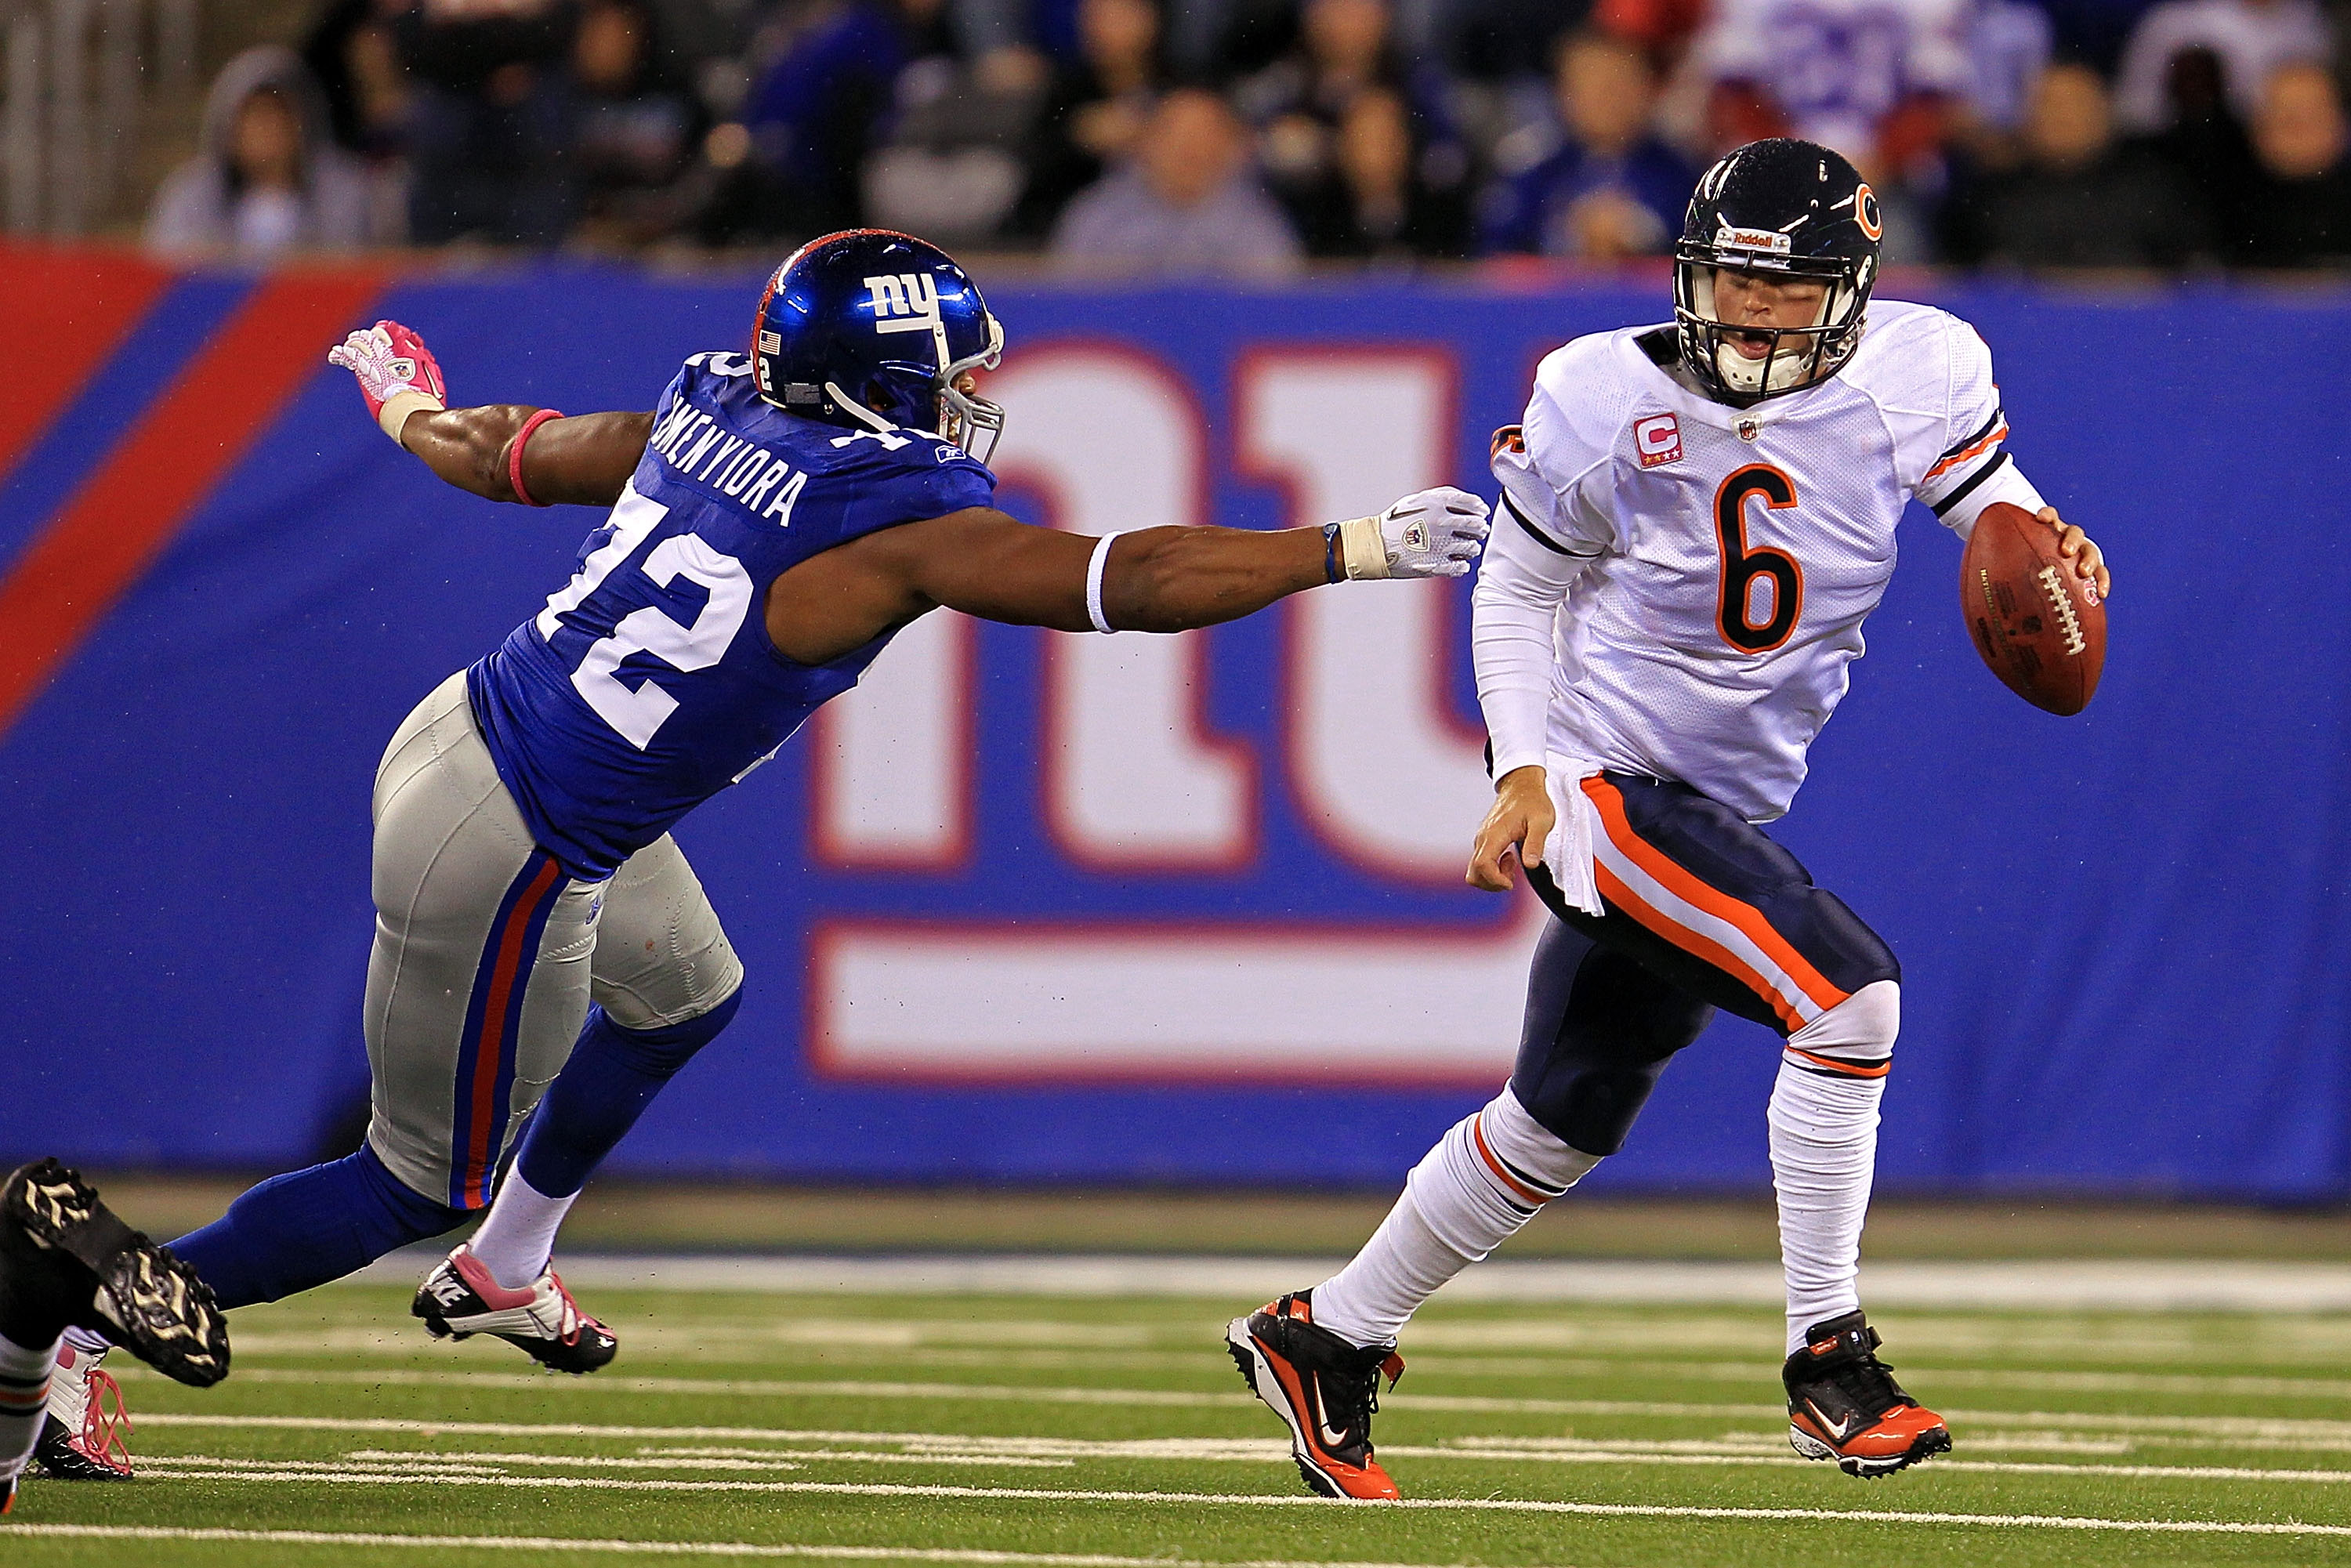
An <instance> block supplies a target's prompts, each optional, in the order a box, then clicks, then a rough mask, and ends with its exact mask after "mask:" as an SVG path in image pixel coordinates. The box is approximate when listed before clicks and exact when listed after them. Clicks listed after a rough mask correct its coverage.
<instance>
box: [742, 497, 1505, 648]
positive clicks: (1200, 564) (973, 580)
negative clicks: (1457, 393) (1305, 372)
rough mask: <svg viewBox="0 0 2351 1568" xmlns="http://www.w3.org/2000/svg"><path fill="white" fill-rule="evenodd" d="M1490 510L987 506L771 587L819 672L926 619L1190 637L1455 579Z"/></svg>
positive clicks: (867, 545)
mask: <svg viewBox="0 0 2351 1568" xmlns="http://www.w3.org/2000/svg"><path fill="white" fill-rule="evenodd" d="M1486 529H1487V523H1486V507H1485V503H1484V502H1482V501H1480V500H1479V499H1478V498H1477V497H1474V496H1471V495H1469V494H1468V493H1467V492H1466V491H1460V490H1453V489H1443V488H1440V489H1436V490H1424V491H1421V492H1420V493H1418V494H1417V495H1414V496H1407V497H1405V498H1404V499H1403V500H1401V501H1398V502H1397V503H1396V504H1395V506H1393V507H1389V508H1388V509H1387V510H1386V511H1385V512H1383V513H1381V514H1380V515H1379V516H1378V517H1358V518H1355V519H1353V521H1351V522H1346V523H1340V524H1335V525H1332V526H1331V527H1328V528H1284V529H1280V530H1279V531H1276V532H1270V533H1265V532H1259V531H1258V530H1256V529H1251V528H1144V529H1141V530H1139V531H1137V532H1135V533H1131V534H1118V535H1114V536H1113V537H1112V538H1109V539H1107V540H1105V539H1098V538H1087V537H1085V536H1084V535H1081V534H1066V533H1062V532H1061V531H1059V530H1058V529H1053V528H1032V527H1030V526H1029V524H1026V523H1023V522H1021V521H1020V520H1019V519H1018V518H1016V517H1009V516H1008V515H1006V514H1005V513H1002V512H999V511H996V510H994V509H993V508H990V507H973V508H971V509H969V510H967V511H961V512H955V513H951V514H949V515H948V516H946V517H934V518H932V519H930V520H929V521H927V522H920V523H908V524H906V525H904V527H901V528H884V529H883V530H881V531H880V532H877V533H872V534H867V535H865V536H864V537H862V538H858V539H854V540H852V541H851V542H850V543H848V544H846V545H843V546H841V547H840V548H839V549H830V550H826V551H825V552H823V553H822V554H821V555H818V556H815V557H813V558H811V559H809V560H806V561H803V562H801V563H800V564H799V566H796V567H794V568H793V569H792V570H789V571H788V572H786V573H785V574H784V575H783V576H782V577H780V578H778V579H777V580H776V582H775V584H774V586H773V587H772V588H770V589H769V590H768V633H769V635H770V636H771V637H772V638H773V640H774V641H775V643H776V646H777V647H778V649H779V650H780V651H781V652H782V653H784V654H785V656H787V657H788V658H791V659H796V660H799V662H801V663H803V664H818V663H822V662H824V661H825V660H828V659H832V658H836V657H838V656H840V655H841V653H846V652H847V651H848V650H850V649H852V648H854V647H858V646H860V645H861V644H862V643H865V642H867V641H869V640H870V639H872V637H873V636H874V635H875V634H876V633H878V632H882V631H883V630H886V629H887V628H889V627H892V626H898V625H904V623H905V622H908V621H911V620H913V619H914V617H916V616H918V615H921V614H923V613H925V612H927V611H930V610H935V609H939V608H942V607H944V608H946V609H950V610H960V611H963V612H965V613H967V614H970V615H977V616H978V617H980V618H981V619H982V620H987V621H1002V622H1009V623H1011V624H1013V625H1019V626H1050V627H1052V628H1054V629H1055V630H1057V631H1061V632H1092V631H1102V632H1110V631H1120V632H1182V631H1186V630H1189V629H1190V628H1192V627H1195V626H1213V625H1215V624H1217V622H1222V621H1233V620H1238V618H1239V617H1241V616H1244V615H1248V614H1250V613H1252V612H1256V611H1259V610H1262V609H1264V608H1265V607H1266V606H1267V605H1269V604H1271V603H1272V602H1273V601H1275V600H1277V599H1281V598H1284V597H1286V596H1287V595H1290V594H1292V593H1296V592H1299V591H1301V590H1303V589H1309V588H1315V587H1320V586H1322V584H1325V583H1331V582H1337V581H1341V580H1345V579H1348V578H1357V579H1361V578H1373V577H1459V576H1461V575H1462V574H1463V573H1464V572H1466V571H1468V569H1469V562H1470V560H1471V559H1474V558H1475V557H1476V555H1477V553H1478V549H1479V544H1480V543H1481V542H1482V541H1483V540H1484V538H1485V537H1486Z"/></svg>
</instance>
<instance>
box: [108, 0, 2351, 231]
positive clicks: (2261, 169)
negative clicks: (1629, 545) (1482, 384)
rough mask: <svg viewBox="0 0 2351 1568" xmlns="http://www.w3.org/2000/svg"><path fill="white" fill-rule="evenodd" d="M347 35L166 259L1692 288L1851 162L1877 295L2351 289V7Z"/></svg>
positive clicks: (244, 127) (182, 222)
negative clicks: (1550, 264) (1529, 259)
mask: <svg viewBox="0 0 2351 1568" xmlns="http://www.w3.org/2000/svg"><path fill="white" fill-rule="evenodd" d="M2333 4H2334V5H2335V8H2334V9H2329V8H2328V6H2327V5H2322V4H2320V3H2319V0H2155V3H2154V4H2151V5H2150V4H2148V3H2147V0H2038V3H2035V0H327V4H326V5H325V6H324V8H323V9H322V10H321V11H320V13H319V15H318V16H317V18H316V20H315V23H314V25H313V26H312V27H311V29H310V31H309V34H308V37H306V38H304V39H302V40H300V41H299V44H298V47H266V48H256V49H253V50H250V51H248V52H247V53H246V54H244V55H242V56H240V57H237V58H236V59H235V61H233V62H232V63H231V64H230V65H229V67H228V68H226V69H225V71H224V72H223V73H222V75H221V77H220V78H219V79H218V80H217V82H215V83H214V87H213V90H212V96H211V99H210V102H209V104H208V106H207V112H206V114H205V116H204V131H203V144H202V147H201V149H200V152H199V154H198V156H197V157H195V158H194V159H193V160H192V161H191V162H189V163H187V164H186V165H185V166H184V167H183V168H181V169H180V170H179V171H177V172H175V173H174V174H173V175H172V178H171V179H170V181H169V182H168V183H166V185H165V186H164V188H163V190H162V193H160V194H159V196H158V197H157V200H156V203H155V205H154V209H153V211H152V214H151V218H150V222H149V231H148V232H149V240H150V243H151V245H152V246H153V247H155V248H156V249H158V250H160V251H162V252H165V253H169V254H174V255H185V254H205V255H222V254H232V255H238V256H247V257H260V256H269V255H273V254H277V253H279V252H283V251H287V250H291V249H319V248H326V249H331V248H339V247H355V246H381V245H397V244H414V245H428V246H439V245H448V244H462V243H473V244H482V245H491V246H528V247H549V246H569V247H575V248H584V249H590V250H642V249H645V248H648V247H663V246H691V247H727V246H758V247H762V248H764V249H768V250H773V249H775V248H777V247H778V246H783V245H789V244H790V243H792V242H795V241H797V240H799V239H803V238H806V237H808V236H810V235H816V234H820V233H823V232H826V231H828V230H831V229H837V228H846V227H852V226H856V225H878V226H883V227H889V228H901V229H907V230H912V231H914V232H916V233H919V234H922V235H925V236H926V237H929V238H932V239H935V240H936V241H938V242H940V243H942V244H945V245H946V246H950V247H951V248H956V247H959V248H965V249H969V250H975V251H990V252H1003V251H1013V250H1042V251H1045V252H1047V253H1049V254H1050V255H1051V256H1054V257H1055V258H1057V259H1058V260H1059V261H1061V262H1062V263H1064V264H1065V265H1067V266H1069V267H1077V268H1086V269H1100V270H1103V271H1118V272H1127V273H1134V272H1142V273H1156V274H1194V275H1196V274H1220V275H1227V276H1232V275H1242V276H1263V275H1279V274H1281V273H1284V272H1287V271H1290V270H1292V269H1294V268H1296V267H1300V266H1301V265H1302V264H1303V263H1305V262H1307V261H1309V260H1311V259H1316V258H1343V259H1352V260H1356V261H1369V262H1374V263H1380V264H1387V265H1395V266H1409V265H1415V264H1417V263H1421V262H1427V261H1449V260H1459V259H1467V258H1472V257H1491V256H1551V257H1572V258H1581V259H1583V260H1585V261H1590V262H1599V263H1607V262H1615V261H1622V260H1625V259H1627V258H1632V257H1639V256H1655V255H1659V254H1664V253H1667V252H1669V251H1670V250H1671V248H1672V246H1673V242H1674V239H1675V238H1676V236H1677V235H1678V233H1679V230H1680V226H1681V214H1682V208H1683V205H1684V204H1685V202H1686V201H1687V198H1688V194H1689V190H1690V187H1691V184H1692V183H1693V181H1694V179H1695V177H1696V173H1697V171H1698V170H1699V169H1701V168H1703V167H1704V166H1705V164H1706V163H1707V162H1709V161H1710V160H1712V159H1713V158H1714V157H1715V156H1717V155H1718V154H1719V152H1722V151H1724V150H1725V149H1727V148H1729V147H1731V146H1735V145H1737V144H1738V143H1740V142H1741V141H1749V140H1751V139H1752V138H1755V137H1758V136H1764V135H1771V134H1781V133H1792V134H1796V135H1802V136H1806V137H1810V138H1812V139H1813V140H1816V141H1823V142H1826V143H1827V144H1829V145H1830V146H1833V147H1835V148H1836V149H1838V150H1839V151H1840V152H1844V153H1845V154H1846V155H1847V156H1848V157H1850V158H1852V159H1853V160H1854V162H1855V163H1856V164H1858V165H1859V166H1860V168H1861V169H1862V171H1863V172H1864V174H1865V177H1866V178H1867V179H1869V180H1870V181H1871V182H1872V183H1873V184H1874V185H1875V186H1876V189H1877V190H1878V192H1879V193H1880V194H1881V196H1882V197H1883V198H1884V201H1885V204H1886V210H1887V213H1888V219H1887V223H1886V246H1887V255H1886V259H1887V261H1888V262H1889V263H1897V264H1898V263H1949V264H1956V265H1965V266H1982V267H2012V268H2024V269H2039V268H2047V267H2099V268H2158V269H2164V270H2168V271H2178V270H2181V269H2189V270H2193V269H2199V268H2210V267H2256V268H2283V267H2325V266H2335V265H2340V264H2342V263H2344V262H2345V261H2346V260H2351V161H2346V143H2347V142H2351V133H2346V118H2345V113H2344V107H2343V103H2344V96H2343V85H2342V82H2343V78H2341V77H2340V76H2339V75H2338V69H2339V68H2340V67H2341V66H2343V65H2344V64H2345V63H2346V52H2351V51H2346V49H2345V48H2344V47H2342V46H2341V44H2340V43H2339V42H2338V37H2339V34H2340V32H2341V30H2342V29H2343V28H2344V27H2345V26H2346V25H2351V0H2333Z"/></svg>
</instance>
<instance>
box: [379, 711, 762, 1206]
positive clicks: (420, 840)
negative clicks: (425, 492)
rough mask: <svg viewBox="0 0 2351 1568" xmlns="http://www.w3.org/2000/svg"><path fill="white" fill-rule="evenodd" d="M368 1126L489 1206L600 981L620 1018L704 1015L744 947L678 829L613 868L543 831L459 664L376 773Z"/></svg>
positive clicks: (464, 1197)
mask: <svg viewBox="0 0 2351 1568" xmlns="http://www.w3.org/2000/svg"><path fill="white" fill-rule="evenodd" d="M374 892H375V908H376V921H375V949H374V952H373V953H372V954H371V956H369V959H368V983H367V1046H368V1065H369V1068H370V1069H371V1071H372V1073H373V1076H374V1090H373V1095H374V1098H373V1116H372V1118H371V1121H370V1123H369V1125H368V1143H369V1145H370V1146H371V1147H372V1148H373V1149H374V1150H375V1152H376V1154H377V1155H378V1156H380V1157H381V1159H382V1160H383V1163H384V1164H385V1165H386V1166H389V1167H391V1170H392V1174H393V1175H394V1176H398V1177H399V1178H400V1179H401V1180H402V1181H403V1182H405V1183H406V1184H407V1185H408V1186H412V1187H414V1188H415V1189H416V1190H417V1191H418V1192H420V1193H423V1195H424V1196H425V1197H430V1198H432V1199H434V1201H436V1202H440V1203H445V1204H448V1205H449V1206H450V1207H455V1208H468V1209H470V1208H479V1207H483V1206H484V1205H486V1204H487V1203H488V1202H489V1200H490V1189H491V1186H492V1183H493V1182H494V1181H495V1179H496V1172H497V1167H498V1160H499V1158H500V1156H501V1155H503V1154H504V1153H505V1151H506V1150H507V1146H508V1144H509V1141H510V1140H511V1139H512V1138H513V1137H514V1135H515V1134H516V1133H517V1131H518V1130H519V1129H520V1126H521V1124H522V1120H523V1118H524V1117H525V1116H527V1115H528V1114H529V1113H530V1110H531V1107H532V1106H534V1105H536V1104H538V1097H539V1096H540V1095H541V1094H542V1093H544V1092H546V1089H547V1086H548V1084H549V1082H553V1081H554V1078H555V1075H556V1073H557V1072H558V1071H559V1070H560V1069H561V1068H562V1066H563V1062H564V1059H565V1058H566V1057H568V1056H569V1055H570V1053H571V1046H572V1042H573V1040H576V1039H577V1038H578V1037H579V1034H580V1026H581V1024H582V1023H583V1022H585V1020H586V1019H587V1015H588V1004H589V1003H590V1001H591V1000H592V1001H594V1002H596V1003H598V1004H600V1005H601V1006H602V1008H603V1009H604V1010H605V1012H606V1013H607V1014H608V1015H609V1016H610V1017H611V1020H612V1021H613V1022H614V1023H616V1024H618V1025H620V1026H621V1027H622V1028H623V1029H659V1028H662V1027H664V1026H666V1025H671V1024H677V1023H683V1022H684V1021H685V1020H687V1019H693V1018H698V1017H700V1016H701V1015H702V1014H704V1013H706V1012H708V1011H709V1010H710V1009H712V1008H715V1007H716V1006H717V1005H718V1004H719V1003H720V1002H722V1001H725V1000H726V998H728V997H729V996H731V995H733V994H734V991H735V988H737V986H739V985H741V984H742V980H743V966H742V963H741V962H740V960H738V959H737V957H736V956H735V949H734V948H733V947H732V946H730V945H729V944H728V943H727V940H726V932H725V931H724V930H722V929H720V927H719V925H718V916H717V915H716V912H714V911H713V910H712V909H711V907H710V900H709V899H708V898H707V897H706V896H705V894H703V891H702V883H700V882H698V881H697V880H695V874H694V868H693V867H691V866H689V865H687V864H686V862H685V856H684V853H682V852H680V851H679V849H678V847H677V844H676V843H675V841H673V840H672V839H670V838H669V837H668V835H666V834H664V835H663V837H662V838H660V839H659V840H657V841H654V842H653V843H651V844H648V845H646V846H645V847H644V848H643V849H642V850H640V851H638V852H636V853H635V854H634V855H632V856H631V857H630V858H629V860H628V862H626V863H625V864H623V865H622V867H621V869H620V870H619V871H617V872H615V873H613V874H612V875H611V877H610V878H609V879H607V880H606V881H603V882H593V883H590V882H578V881H575V880H573V879H572V878H571V877H569V876H568V875H566V874H565V873H564V872H563V869H562V868H561V867H560V866H559V865H557V864H556V862H555V860H554V857H552V856H551V855H549V853H548V852H546V851H545V850H542V849H540V848H539V847H538V845H537V844H535V843H533V842H532V841H531V836H530V831H529V829H528V827H526V826H525V825H524V822H523V818H522V812H521V811H520V810H518V809H517V807H516V805H515V803H514V798H513V797H512V796H511V795H509V794H507V789H506V786H505V785H504V784H503V783H501V782H500V781H499V779H498V774H497V768H496V766H495V765H494V764H493V763H492V762H491V760H490V752H489V747H488V746H487V745H486V743H485V742H484V740H483V738H482V733H481V730H480V728H479V727H478V726H477V725H476V724H475V721H474V714H473V708H472V705H471V704H469V703H468V702H467V701H466V698H465V676H464V675H463V674H456V675H452V676H450V677H449V678H448V679H447V680H446V681H444V682H443V683H442V684H441V685H439V686H438V687H436V688H434V692H433V695H430V696H428V697H426V698H425V699H424V700H423V702H422V703H419V704H418V705H417V706H416V709H415V711H414V712H413V713H411V714H410V715H409V716H408V718H407V720H406V721H405V722H404V723H402V725H401V727H400V728H399V730H398V732H397V733H395V734H394V735H393V736H392V744H391V746H389V747H386V748H385V751H384V754H383V762H382V765H381V767H380V768H377V770H376V779H375V865H374Z"/></svg>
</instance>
